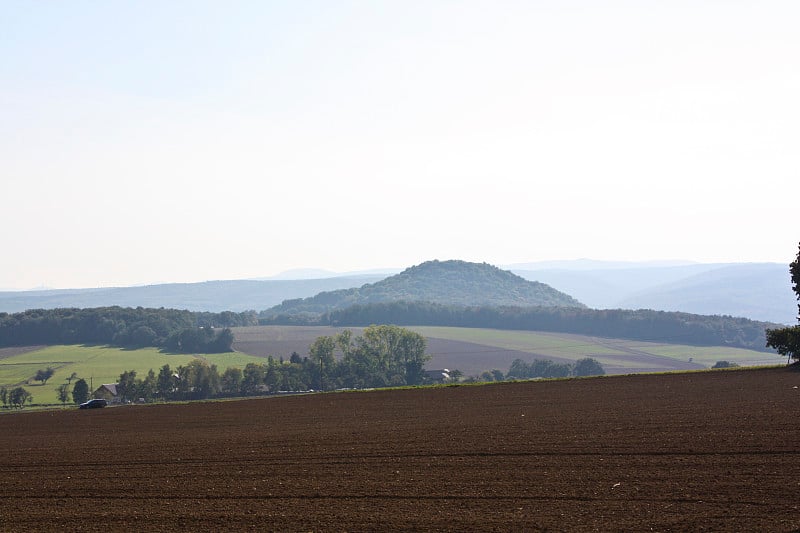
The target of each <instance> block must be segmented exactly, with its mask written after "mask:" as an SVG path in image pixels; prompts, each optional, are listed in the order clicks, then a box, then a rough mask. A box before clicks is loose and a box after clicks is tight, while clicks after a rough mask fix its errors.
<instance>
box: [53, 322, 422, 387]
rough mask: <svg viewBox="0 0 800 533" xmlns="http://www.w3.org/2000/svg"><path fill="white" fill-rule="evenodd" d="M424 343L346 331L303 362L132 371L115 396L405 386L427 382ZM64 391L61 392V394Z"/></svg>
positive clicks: (318, 344) (390, 330)
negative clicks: (140, 373)
mask: <svg viewBox="0 0 800 533" xmlns="http://www.w3.org/2000/svg"><path fill="white" fill-rule="evenodd" d="M425 349H426V341H425V338H424V337H423V336H422V335H420V334H418V333H415V332H413V331H410V330H407V329H404V328H400V327H397V326H370V327H368V328H366V329H365V330H364V331H363V333H362V335H359V336H354V335H353V334H352V332H350V331H348V330H345V331H343V332H341V333H339V334H338V335H334V336H322V337H318V338H317V339H316V340H315V341H314V343H313V344H312V345H311V347H310V348H309V354H308V355H307V356H305V357H303V356H301V355H300V354H298V353H296V352H295V353H292V355H291V357H290V358H289V359H288V360H284V359H283V357H280V358H278V359H276V358H274V357H272V356H270V357H268V358H267V359H266V360H265V362H264V363H261V364H258V363H248V364H247V365H246V366H245V367H244V369H240V368H236V367H229V368H226V369H225V370H224V371H223V372H220V370H219V368H218V367H217V365H214V364H208V362H207V361H205V360H203V359H193V360H192V361H190V362H189V363H188V364H186V365H181V366H179V367H177V368H175V369H173V368H171V367H170V365H169V364H166V365H164V366H162V367H161V368H160V369H159V370H158V372H155V371H154V370H153V369H150V370H149V371H148V372H147V374H146V375H144V376H140V375H137V372H136V371H135V370H127V371H125V372H123V373H122V374H120V377H119V380H118V382H117V384H116V388H117V395H118V397H119V398H120V399H121V400H123V401H126V402H127V401H130V402H135V401H139V400H143V401H145V402H151V401H157V400H158V401H175V400H204V399H209V398H220V397H240V396H254V395H264V394H271V393H277V392H282V391H285V392H297V391H309V390H318V391H327V390H335V389H363V388H373V387H389V386H404V385H421V384H423V383H425V381H426V374H425V370H424V364H425V362H426V361H428V360H429V359H430V356H429V355H427V354H426V353H425ZM64 385H66V386H62V387H60V388H59V399H60V401H62V402H66V401H68V398H69V395H70V391H69V386H68V384H64ZM62 389H63V390H62ZM89 394H90V391H89V390H88V386H87V384H86V381H85V380H83V379H78V380H77V381H76V382H75V385H74V387H73V390H72V392H71V395H72V398H73V401H74V402H75V403H82V402H84V401H86V400H87V399H88V396H89Z"/></svg>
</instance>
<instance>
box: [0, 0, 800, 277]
mask: <svg viewBox="0 0 800 533" xmlns="http://www.w3.org/2000/svg"><path fill="white" fill-rule="evenodd" d="M798 21H800V3H797V2H794V1H788V0H787V1H772V2H771V1H761V2H755V1H754V2H736V1H725V2H723V1H705V2H704V1H692V2H680V1H674V2H660V1H658V2H657V1H650V2H648V1H635V2H634V1H630V2H621V1H614V2H611V1H607V2H601V1H573V2H569V1H538V2H537V1H520V2H489V1H485V2H455V1H453V2H446V1H435V0H431V1H424V2H422V1H420V2H411V1H402V2H401V1H391V2H390V1H386V2H379V1H373V2H367V1H363V2H335V1H325V2H322V1H319V2H312V1H306V2H304V1H292V2H289V1H285V2H277V1H275V2H266V1H263V2H256V1H254V2H236V1H229V2H197V1H191V2H190V1H186V2H155V1H150V2H147V1H142V2H120V1H108V2H99V1H92V2H89V1H84V2H80V1H70V2H62V1H36V2H32V1H12V0H6V1H4V2H0V179H1V180H2V181H1V182H0V183H1V184H2V192H3V194H2V196H0V198H2V199H1V200H0V202H1V205H0V225H1V226H0V227H2V228H3V229H2V249H3V255H2V260H0V288H29V287H34V286H40V285H46V286H51V287H92V286H109V285H129V284H140V283H153V282H164V281H201V280H209V279H237V278H247V277H262V276H268V275H272V274H275V273H278V272H280V271H283V270H287V269H293V268H302V267H316V268H324V269H328V270H333V271H347V270H360V269H369V268H377V267H398V268H402V267H406V266H410V265H412V264H417V263H420V262H422V261H425V260H428V259H437V258H438V259H454V258H455V259H465V260H471V261H486V262H489V263H494V264H508V263H516V262H527V261H537V260H551V259H553V260H554V259H574V258H581V257H590V258H594V259H608V260H655V259H686V260H695V261H701V262H718V261H780V262H788V261H790V260H791V259H792V258H793V257H794V255H795V254H796V251H797V242H798V240H800V231H798V229H800V225H798V223H797V216H796V213H797V204H796V201H795V199H796V197H797V195H796V191H797V187H798V185H797V184H798V183H800V179H798V178H800V148H799V147H800V128H798V124H800V97H798V95H800V60H798V58H800V32H798V31H797V22H798Z"/></svg>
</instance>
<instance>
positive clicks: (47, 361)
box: [0, 346, 263, 404]
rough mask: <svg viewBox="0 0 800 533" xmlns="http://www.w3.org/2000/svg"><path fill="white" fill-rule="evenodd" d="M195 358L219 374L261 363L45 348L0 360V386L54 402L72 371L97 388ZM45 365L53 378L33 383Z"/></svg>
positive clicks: (228, 357)
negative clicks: (126, 374)
mask: <svg viewBox="0 0 800 533" xmlns="http://www.w3.org/2000/svg"><path fill="white" fill-rule="evenodd" d="M197 358H199V359H204V360H206V361H208V362H209V364H215V365H217V367H218V368H219V370H220V373H222V372H223V371H224V370H225V369H226V368H228V367H239V368H243V367H244V366H245V365H246V364H247V363H249V362H256V363H259V362H263V359H261V358H259V357H253V356H250V355H246V354H242V353H235V352H234V353H223V354H208V355H206V354H204V355H201V356H200V355H197V356H195V355H170V354H166V353H162V352H160V351H159V350H158V349H157V348H143V349H140V350H126V349H122V348H113V347H109V346H49V347H47V348H43V349H41V350H37V351H34V352H28V353H24V354H21V355H16V356H12V357H8V358H6V359H0V386H5V387H8V388H11V387H16V386H20V385H22V386H24V387H25V388H26V389H27V390H28V391H29V392H30V393H31V394H33V402H34V403H36V404H45V403H58V399H57V390H58V387H59V385H61V384H63V383H66V381H67V377H69V376H70V375H72V373H73V372H75V373H76V374H77V375H78V377H80V378H83V379H85V380H86V381H87V382H88V383H90V385H91V386H92V387H93V389H97V388H98V387H99V386H100V385H102V384H103V383H115V382H116V381H117V379H118V378H119V375H120V374H121V373H122V372H125V371H126V370H135V371H136V373H137V375H138V376H140V377H144V376H145V375H146V374H147V371H148V370H150V369H151V368H152V369H153V371H155V372H156V373H158V369H159V368H161V367H162V366H164V365H165V364H168V365H170V367H172V368H173V369H175V368H177V367H178V366H181V365H185V364H187V363H188V362H189V361H191V360H192V359H197ZM48 366H50V367H53V368H54V369H55V371H56V372H55V374H53V377H52V378H50V379H49V380H48V381H47V383H46V384H45V385H42V384H40V383H39V382H38V381H34V380H33V377H34V375H35V374H36V371H37V370H40V369H45V368H47V367H48ZM73 383H74V381H73Z"/></svg>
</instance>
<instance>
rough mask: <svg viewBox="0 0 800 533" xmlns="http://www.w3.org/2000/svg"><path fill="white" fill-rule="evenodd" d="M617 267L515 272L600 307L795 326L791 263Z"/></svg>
mask: <svg viewBox="0 0 800 533" xmlns="http://www.w3.org/2000/svg"><path fill="white" fill-rule="evenodd" d="M617 265H618V266H611V264H608V263H606V264H601V263H596V264H595V265H594V266H595V268H591V267H590V265H587V264H585V263H577V264H576V267H577V268H574V269H573V268H543V269H540V270H516V269H515V270H514V272H515V273H516V274H519V275H520V276H522V277H524V278H525V279H530V280H537V281H541V282H543V283H547V284H548V285H550V286H552V287H554V288H556V289H558V290H560V291H564V292H566V293H568V294H570V295H572V296H574V297H575V298H577V299H579V300H580V301H582V302H584V303H585V304H586V305H588V306H589V307H592V308H595V309H654V310H658V311H684V312H687V313H696V314H704V315H730V316H741V317H746V318H750V319H753V320H761V321H765V322H775V323H779V324H791V323H793V322H794V321H795V318H796V312H797V302H796V300H795V294H794V293H793V292H792V288H791V283H790V279H789V266H788V265H783V264H780V263H721V264H712V263H703V264H700V263H693V264H681V265H675V266H661V265H658V266H648V264H645V265H644V266H642V265H640V264H633V266H632V264H630V263H627V264H626V263H619V264H617ZM527 266H529V267H530V266H534V265H527ZM548 266H549V265H548ZM563 266H569V264H568V263H565V264H563Z"/></svg>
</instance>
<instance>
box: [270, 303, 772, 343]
mask: <svg viewBox="0 0 800 533" xmlns="http://www.w3.org/2000/svg"><path fill="white" fill-rule="evenodd" d="M259 323H260V324H264V325H266V324H276V325H331V326H340V327H357V326H365V325H368V324H376V323H379V324H397V325H400V326H411V325H414V326H452V327H466V328H493V329H508V330H529V331H551V332H559V333H575V334H582V335H595V336H601V337H613V338H619V339H630V340H641V341H653V342H668V343H677V344H689V345H694V346H731V347H737V348H746V349H750V350H760V351H768V350H767V348H766V347H765V346H766V336H765V329H766V328H768V327H770V326H774V324H769V323H765V322H758V321H754V320H750V319H747V318H738V317H731V316H719V315H695V314H691V313H681V312H670V311H653V310H647V309H639V310H626V309H586V308H575V307H569V308H567V307H460V306H453V305H440V304H436V303H430V302H387V303H374V304H367V305H354V306H352V307H349V308H347V309H340V310H336V311H331V312H329V313H324V314H322V315H292V316H289V315H280V316H274V317H269V318H261V319H260V320H259Z"/></svg>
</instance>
